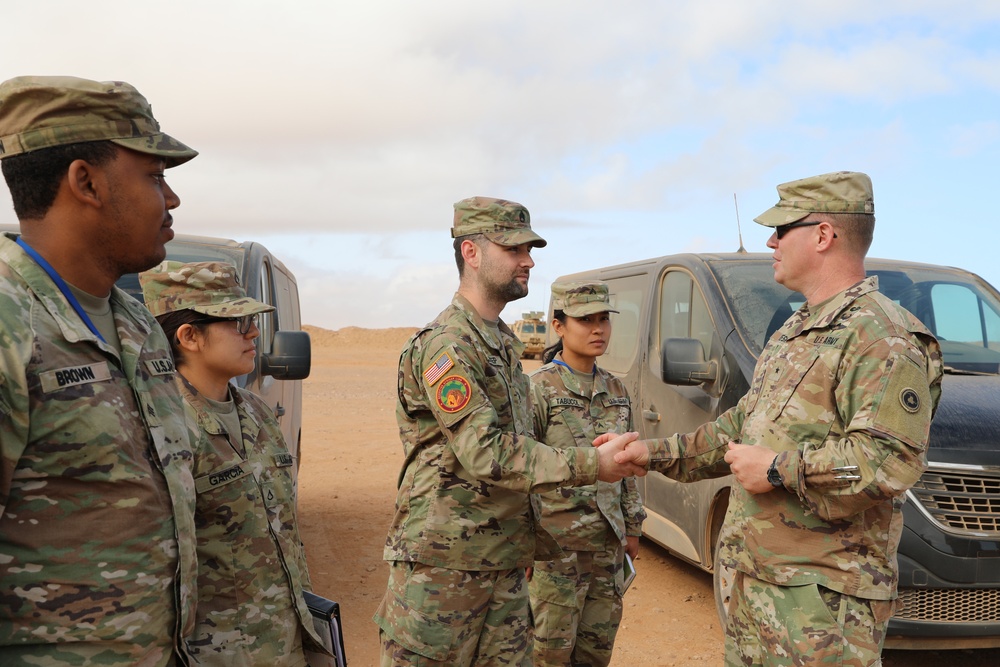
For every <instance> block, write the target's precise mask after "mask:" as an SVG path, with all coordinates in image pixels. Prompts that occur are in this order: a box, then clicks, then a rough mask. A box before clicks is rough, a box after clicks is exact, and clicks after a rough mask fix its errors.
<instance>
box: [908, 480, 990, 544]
mask: <svg viewBox="0 0 1000 667" xmlns="http://www.w3.org/2000/svg"><path fill="white" fill-rule="evenodd" d="M910 491H911V493H912V495H913V497H914V498H915V499H916V500H917V501H918V502H919V503H920V504H921V505H922V506H923V508H924V509H925V510H926V511H927V513H928V514H929V515H930V516H931V518H933V519H934V520H935V521H937V522H938V523H939V524H941V526H942V527H943V528H945V529H946V530H950V531H952V532H955V531H959V532H965V533H970V534H975V535H980V536H982V535H986V536H997V537H1000V474H990V473H987V472H982V471H964V470H952V469H950V468H943V467H933V466H932V467H931V468H929V469H928V470H927V472H925V473H924V474H923V475H921V477H920V479H919V480H918V481H917V483H916V484H915V485H914V486H913V488H912V489H911V490H910Z"/></svg>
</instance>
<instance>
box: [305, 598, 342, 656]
mask: <svg viewBox="0 0 1000 667" xmlns="http://www.w3.org/2000/svg"><path fill="white" fill-rule="evenodd" d="M302 593H303V596H304V597H305V599H306V606H307V607H309V612H310V613H311V614H312V618H313V627H314V628H316V634H318V635H319V636H320V638H321V639H322V640H323V646H324V647H325V648H326V649H327V650H328V651H330V653H332V654H333V657H331V656H329V655H324V654H323V653H318V652H316V651H310V650H309V649H306V651H305V653H306V663H307V664H308V665H309V667H347V657H346V656H345V655H344V629H343V624H342V623H341V620H340V605H339V604H338V603H336V602H334V601H333V600H327V599H326V598H325V597H321V596H319V595H316V594H315V593H310V592H309V591H302Z"/></svg>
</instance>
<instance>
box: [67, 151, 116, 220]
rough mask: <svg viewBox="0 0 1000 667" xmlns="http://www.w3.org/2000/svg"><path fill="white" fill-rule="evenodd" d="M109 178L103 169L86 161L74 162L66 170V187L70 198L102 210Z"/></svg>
mask: <svg viewBox="0 0 1000 667" xmlns="http://www.w3.org/2000/svg"><path fill="white" fill-rule="evenodd" d="M106 182H107V176H106V174H105V173H104V170H103V169H102V168H101V167H96V166H94V165H92V164H90V163H89V162H87V161H86V160H73V161H72V162H71V163H70V165H69V168H68V169H67V170H66V186H67V188H68V189H69V194H70V196H72V197H73V199H75V200H76V201H77V202H78V203H80V204H83V205H84V206H92V207H95V208H100V207H101V206H102V205H103V200H102V196H103V192H104V191H105V188H104V184H105V183H106Z"/></svg>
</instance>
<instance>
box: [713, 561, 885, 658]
mask: <svg viewBox="0 0 1000 667" xmlns="http://www.w3.org/2000/svg"><path fill="white" fill-rule="evenodd" d="M893 607H894V603H893V602H892V601H891V600H866V599H863V598H857V597H853V596H851V595H844V594H843V593H838V592H836V591H832V590H830V589H828V588H824V587H822V586H817V585H816V584H811V585H806V586H778V585H775V584H771V583H768V582H766V581H761V580H759V579H755V578H753V577H751V576H749V575H747V574H745V573H743V572H737V573H736V577H735V578H734V581H733V594H732V599H731V601H730V603H729V621H728V624H727V625H726V665H727V666H728V667H737V666H742V667H757V666H762V667H763V666H766V667H786V666H790V665H796V666H797V665H807V664H808V665H838V666H841V665H842V666H844V667H879V666H880V665H881V664H882V644H883V643H884V641H885V631H886V627H887V625H888V623H889V617H890V616H892V611H893Z"/></svg>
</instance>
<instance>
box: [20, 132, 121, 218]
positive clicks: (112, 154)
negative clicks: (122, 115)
mask: <svg viewBox="0 0 1000 667" xmlns="http://www.w3.org/2000/svg"><path fill="white" fill-rule="evenodd" d="M117 156H118V146H116V145H115V144H113V143H111V142H110V141H106V140H105V141H87V142H84V143H79V144H68V145H65V146H53V147H51V148H42V149H39V150H37V151H31V152H30V153H21V154H20V155H12V156H11V157H9V158H6V159H4V160H2V161H0V162H2V167H3V176H4V178H5V179H6V180H7V187H8V188H9V189H10V198H11V200H12V201H13V202H14V213H15V214H16V215H17V219H18V220H37V219H39V218H43V217H45V214H46V213H48V212H49V209H50V208H52V204H53V203H54V202H55V200H56V194H57V193H58V192H59V184H60V183H61V182H62V179H63V177H64V176H65V175H66V170H67V169H69V165H70V164H72V162H73V161H74V160H85V161H86V162H89V163H90V164H92V165H94V166H95V167H99V166H102V165H104V164H107V163H108V162H111V161H112V160H114V159H115V158H116V157H117Z"/></svg>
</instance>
